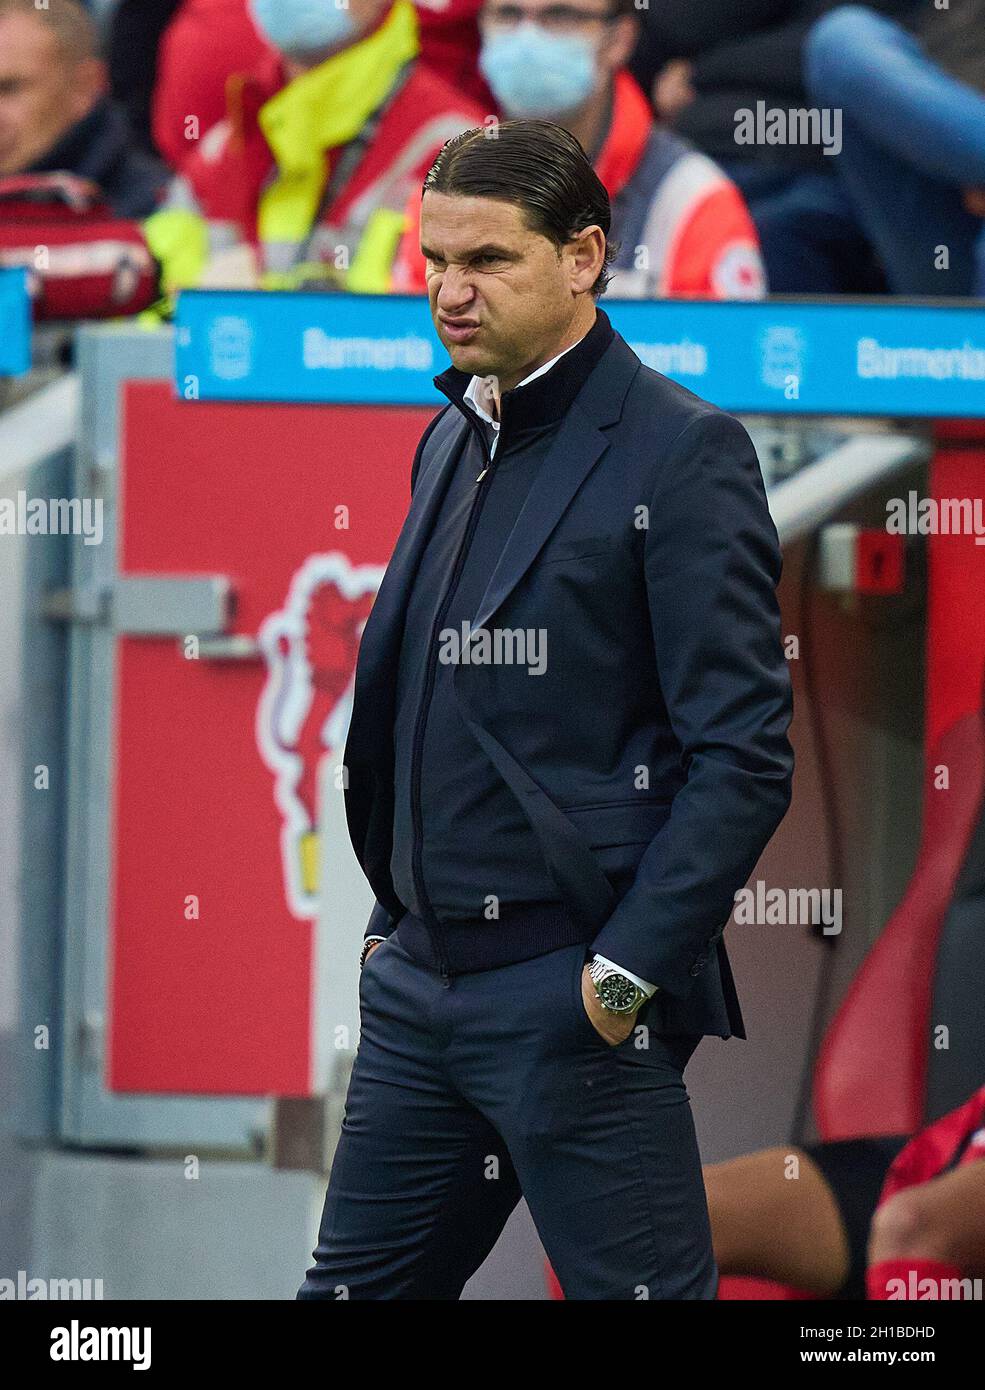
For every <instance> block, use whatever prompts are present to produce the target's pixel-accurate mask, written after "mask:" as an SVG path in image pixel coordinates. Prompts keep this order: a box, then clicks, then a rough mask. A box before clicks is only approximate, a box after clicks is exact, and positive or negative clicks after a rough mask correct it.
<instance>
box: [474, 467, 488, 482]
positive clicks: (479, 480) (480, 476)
mask: <svg viewBox="0 0 985 1390" xmlns="http://www.w3.org/2000/svg"><path fill="white" fill-rule="evenodd" d="M488 472H489V469H488V468H484V469H483V470H482V472H481V473H480V474H479V476H478V478H476V482H477V483H481V482H482V480H483V478H484V477H485V476H486V474H487V473H488Z"/></svg>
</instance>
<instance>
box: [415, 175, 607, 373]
mask: <svg viewBox="0 0 985 1390" xmlns="http://www.w3.org/2000/svg"><path fill="white" fill-rule="evenodd" d="M604 244H605V238H604V236H603V234H602V231H601V229H600V228H594V235H593V229H591V228H589V229H587V232H586V233H583V234H582V235H581V236H579V238H578V239H577V240H576V241H573V242H569V243H568V245H567V246H565V247H562V249H561V253H560V256H559V255H558V252H557V249H556V247H555V246H554V244H553V242H551V241H549V240H548V238H547V237H544V236H541V235H540V234H539V233H537V232H532V231H531V230H530V229H529V228H528V227H527V225H526V222H525V221H524V216H523V212H522V210H521V209H520V208H518V207H517V206H516V205H515V204H513V203H504V202H500V201H499V200H498V199H494V198H474V197H460V196H458V195H457V194H456V195H451V194H447V193H437V192H435V191H434V190H429V191H428V192H427V193H425V195H424V201H423V203H422V204H421V249H422V251H423V252H424V256H425V259H426V261H427V270H426V273H427V283H428V299H429V301H430V305H431V316H432V318H433V319H434V323H435V327H436V329H437V332H438V337H439V338H440V339H441V341H442V343H444V345H445V347H446V348H447V349H448V352H449V354H450V356H451V360H452V362H453V364H454V365H455V366H456V367H457V368H458V369H459V370H460V371H464V372H470V373H472V374H473V375H475V376H495V377H497V378H498V379H499V382H500V385H501V389H502V390H504V391H509V390H512V388H513V387H514V386H515V385H516V383H517V382H518V381H522V379H523V377H524V376H526V375H528V373H529V371H530V370H533V369H534V366H536V365H541V364H542V363H543V362H546V361H549V360H550V358H551V357H552V356H553V355H554V354H555V352H556V351H557V350H558V348H557V344H558V343H559V342H560V341H561V339H562V338H563V336H564V333H565V331H566V330H567V328H568V327H569V325H570V324H571V321H572V318H573V317H574V314H575V311H576V309H577V308H578V306H579V304H581V303H583V302H584V295H585V293H586V291H588V290H590V288H591V286H592V284H593V283H594V281H595V278H596V276H597V274H598V271H599V269H600V267H601V256H602V254H603V252H604ZM531 364H533V365H531Z"/></svg>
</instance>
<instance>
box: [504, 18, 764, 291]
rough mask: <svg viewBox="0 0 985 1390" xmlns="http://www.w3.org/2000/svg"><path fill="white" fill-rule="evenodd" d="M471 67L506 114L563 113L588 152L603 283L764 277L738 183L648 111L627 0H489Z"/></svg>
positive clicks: (737, 287) (697, 287) (642, 287)
mask: <svg viewBox="0 0 985 1390" xmlns="http://www.w3.org/2000/svg"><path fill="white" fill-rule="evenodd" d="M480 30H481V35H482V49H481V53H480V56H479V68H480V71H481V72H482V74H483V76H484V77H485V79H486V81H487V82H488V83H489V86H490V88H491V90H492V92H493V94H494V95H495V97H496V100H497V102H498V104H499V106H500V108H501V110H502V112H503V114H504V115H505V116H508V117H512V118H542V119H546V120H551V121H556V122H557V123H558V124H559V125H563V126H564V127H565V129H567V130H569V131H570V132H571V134H572V135H574V136H575V138H576V139H577V140H578V141H579V143H580V144H581V146H582V148H583V149H584V150H585V152H586V153H587V154H588V156H589V158H590V159H591V160H592V162H593V164H594V166H595V170H596V173H597V174H598V176H599V178H600V179H601V180H602V182H603V183H604V184H605V186H606V190H607V192H608V194H609V197H610V199H611V200H612V204H613V232H614V235H615V237H616V239H617V240H619V241H620V242H621V251H620V254H619V257H618V259H617V261H616V265H615V273H614V275H613V282H612V293H613V294H614V295H615V296H616V297H619V296H622V297H627V298H657V297H663V296H689V295H692V296H700V297H702V298H712V299H733V298H741V299H747V298H759V297H761V296H762V295H763V294H764V293H765V277H764V274H763V266H762V261H761V258H760V254H759V242H758V238H757V235H756V231H755V228H754V226H753V223H752V219H751V217H750V216H749V212H748V209H747V208H746V205H745V202H744V200H743V198H742V195H741V194H740V193H739V191H738V189H737V188H736V187H735V185H734V184H733V183H732V182H731V181H730V180H729V179H728V177H727V176H726V175H725V174H724V173H723V172H722V170H721V169H720V168H719V167H718V166H717V165H716V164H714V163H713V162H712V161H711V160H710V159H707V158H706V157H705V156H704V155H702V154H700V153H699V152H698V151H696V150H695V149H694V148H693V147H692V146H690V145H688V144H686V143H685V142H684V141H682V140H680V139H679V138H678V137H677V136H675V135H673V134H671V133H670V132H669V131H666V130H663V129H660V128H659V127H656V126H655V125H654V123H653V119H652V113H651V110H650V106H649V103H648V102H647V100H646V98H645V96H644V95H643V93H642V91H641V90H640V88H639V87H638V86H637V85H636V83H635V81H634V80H633V78H632V77H631V76H630V74H629V72H628V70H627V67H626V65H627V63H628V62H629V60H630V57H631V56H632V53H633V50H634V48H635V46H636V41H637V37H638V19H637V10H636V8H635V5H634V0H561V3H558V0H522V3H521V2H520V0H487V3H486V4H485V5H484V6H483V9H482V11H481V14H480Z"/></svg>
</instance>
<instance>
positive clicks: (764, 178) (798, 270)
mask: <svg viewBox="0 0 985 1390" xmlns="http://www.w3.org/2000/svg"><path fill="white" fill-rule="evenodd" d="M920 3H921V0H873V4H872V6H871V8H873V9H878V10H884V11H886V12H887V13H889V14H892V15H894V16H896V17H897V18H900V19H904V20H905V19H906V18H907V17H908V16H910V15H912V14H913V12H914V10H915V8H916V6H918V5H919V4H920ZM836 4H837V0H743V3H742V4H741V5H737V4H735V3H734V0H703V3H701V4H695V3H694V0H657V3H652V4H650V5H649V7H648V8H647V9H646V10H645V11H644V14H643V26H644V28H643V36H642V39H641V42H640V45H639V47H638V49H637V51H636V53H635V55H634V57H633V59H632V62H631V67H632V70H633V72H634V73H635V75H636V77H637V78H638V80H639V81H640V82H641V84H642V85H643V87H644V90H646V91H648V92H650V93H651V97H652V100H653V102H654V106H655V108H656V111H657V115H658V116H660V117H661V118H662V119H663V120H665V121H667V122H668V123H670V124H673V126H674V128H675V129H676V130H677V131H678V132H679V133H680V134H681V135H683V136H685V137H686V138H688V139H690V140H692V141H693V142H694V144H695V145H697V146H698V148H699V149H702V150H704V152H705V153H706V154H708V155H710V156H711V157H712V158H713V159H716V160H718V161H719V163H720V164H721V165H722V167H723V168H724V169H725V171H726V172H727V173H728V174H729V175H730V176H731V177H732V178H733V179H734V180H735V182H736V183H737V185H738V186H739V188H740V189H741V190H742V191H743V193H744V194H745V196H746V200H747V202H748V204H749V207H750V210H751V212H752V215H753V218H754V220H755V222H756V225H757V228H758V230H759V235H760V240H761V243H762V247H763V254H764V258H765V261H766V273H767V277H768V279H769V284H770V289H771V290H773V291H774V292H775V293H797V292H804V293H816V294H830V293H874V292H878V291H881V290H884V288H885V282H884V279H883V277H882V274H881V271H880V270H879V267H878V264H877V263H876V260H875V257H874V256H873V253H872V249H871V246H870V244H869V242H868V239H867V238H866V236H865V234H864V231H863V229H862V227H861V226H860V225H859V221H858V217H857V214H856V211H855V207H854V205H853V204H852V202H851V200H850V199H849V198H848V197H847V195H846V193H845V191H844V189H843V188H842V186H841V183H840V181H839V180H838V179H837V178H836V177H835V176H834V171H833V168H832V165H833V163H834V159H833V158H832V157H831V156H828V155H825V154H824V152H823V148H822V146H821V145H820V144H819V143H813V144H812V143H803V142H801V143H798V142H796V141H790V142H780V141H778V142H777V143H775V144H774V143H763V142H760V143H756V144H752V145H742V144H739V143H737V141H736V130H737V122H736V113H737V112H739V111H743V110H745V111H753V112H755V111H756V110H757V104H758V103H759V102H762V103H763V104H764V108H765V110H767V111H775V110H779V111H789V110H794V109H802V108H805V107H807V106H809V104H810V102H809V99H808V96H807V92H806V90H805V86H804V80H803V45H804V42H805V39H806V36H807V34H808V32H809V31H810V28H811V26H812V24H813V23H814V22H815V21H816V20H817V19H818V18H819V17H820V16H821V15H823V14H824V13H825V12H826V11H828V10H830V9H832V8H834V6H835V5H836Z"/></svg>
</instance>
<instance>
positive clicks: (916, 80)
mask: <svg viewBox="0 0 985 1390" xmlns="http://www.w3.org/2000/svg"><path fill="white" fill-rule="evenodd" d="M804 71H805V76H806V80H807V85H808V90H809V91H810V93H811V96H812V97H813V98H814V100H815V102H817V103H818V104H819V105H822V106H830V107H836V108H838V107H840V108H842V109H843V110H844V111H845V113H846V115H847V116H848V117H850V119H851V121H852V124H853V125H854V126H855V127H857V129H858V130H860V131H861V132H862V134H863V135H864V136H865V137H866V139H868V140H871V141H873V142H874V143H875V144H877V145H879V146H880V147H881V148H882V149H883V150H885V151H887V152H889V153H892V154H895V155H897V156H898V157H899V158H900V159H903V160H905V161H906V163H908V164H910V165H912V166H913V168H914V169H917V170H918V171H919V172H920V173H922V174H925V175H926V176H927V177H928V178H929V179H935V180H942V181H943V180H946V181H949V182H953V183H957V184H959V185H960V186H961V187H963V188H973V187H979V188H982V187H985V96H982V95H981V93H979V92H976V91H975V90H974V88H972V87H968V86H966V85H965V84H964V83H963V82H959V81H957V80H956V79H955V78H953V77H951V76H949V75H948V73H946V72H945V71H944V70H943V69H942V68H941V67H939V66H938V65H937V64H936V63H935V62H933V61H932V60H931V59H930V58H928V57H927V55H926V54H925V53H924V51H923V49H922V48H921V46H920V44H919V43H918V42H917V40H916V39H915V38H914V37H913V35H912V34H909V33H907V31H906V30H905V29H903V28H901V27H900V25H898V24H894V23H893V22H892V20H889V19H884V18H883V17H882V16H881V15H877V14H875V13H874V12H873V11H872V10H869V9H866V8H865V7H864V6H861V5H843V6H842V7H841V8H839V9H837V10H833V11H832V12H831V13H830V14H829V15H826V16H825V18H824V19H822V20H819V21H818V23H817V24H816V25H815V26H814V28H813V29H812V30H811V31H810V34H809V35H808V38H807V42H806V45H805V50H804ZM983 77H985V74H983ZM846 143H847V141H846Z"/></svg>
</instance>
